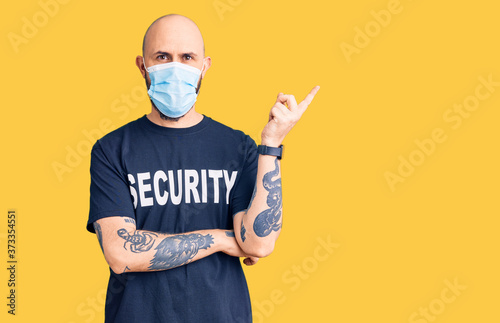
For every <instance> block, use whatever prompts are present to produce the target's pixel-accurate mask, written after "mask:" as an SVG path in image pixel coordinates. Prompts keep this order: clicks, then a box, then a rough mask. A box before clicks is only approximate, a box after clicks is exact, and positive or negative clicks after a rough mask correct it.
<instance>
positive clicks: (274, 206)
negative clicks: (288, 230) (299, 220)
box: [253, 158, 282, 237]
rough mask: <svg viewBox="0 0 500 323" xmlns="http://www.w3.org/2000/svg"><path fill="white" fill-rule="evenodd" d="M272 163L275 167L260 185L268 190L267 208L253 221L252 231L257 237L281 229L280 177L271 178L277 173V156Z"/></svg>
mask: <svg viewBox="0 0 500 323" xmlns="http://www.w3.org/2000/svg"><path fill="white" fill-rule="evenodd" d="M274 165H275V169H274V170H273V171H270V172H268V173H266V174H265V175H264V177H263V178H262V185H263V186H264V188H265V189H266V190H267V191H268V192H269V193H268V195H267V206H269V208H268V209H267V210H264V211H262V212H260V213H259V215H257V217H256V218H255V221H254V223H253V231H254V232H255V234H256V235H258V236H259V237H266V236H268V235H269V234H270V233H271V232H272V231H278V230H279V229H281V222H280V220H281V207H282V205H281V178H280V177H278V178H277V179H275V180H274V181H272V178H273V177H275V176H278V174H279V164H278V158H276V159H275V160H274Z"/></svg>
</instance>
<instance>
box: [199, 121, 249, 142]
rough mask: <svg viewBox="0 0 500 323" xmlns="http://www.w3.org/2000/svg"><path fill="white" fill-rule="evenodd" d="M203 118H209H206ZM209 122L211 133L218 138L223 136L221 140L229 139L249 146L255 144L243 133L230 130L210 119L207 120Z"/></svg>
mask: <svg viewBox="0 0 500 323" xmlns="http://www.w3.org/2000/svg"><path fill="white" fill-rule="evenodd" d="M205 117H206V118H209V117H207V116H205ZM209 120H210V122H211V128H212V131H216V132H217V133H218V134H219V135H220V136H223V138H231V139H233V140H235V141H238V142H243V143H245V144H249V145H252V144H255V141H254V140H253V139H252V137H250V136H249V135H247V134H246V133H244V132H243V131H241V130H238V129H234V128H231V127H229V126H227V125H225V124H223V123H221V122H219V121H216V120H214V119H212V118H209Z"/></svg>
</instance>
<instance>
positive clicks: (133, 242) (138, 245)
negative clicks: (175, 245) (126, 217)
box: [117, 229, 158, 253]
mask: <svg viewBox="0 0 500 323" xmlns="http://www.w3.org/2000/svg"><path fill="white" fill-rule="evenodd" d="M117 233H118V236H119V237H120V238H122V239H124V240H125V243H124V244H123V248H124V249H125V250H127V243H130V245H129V247H130V251H132V252H135V253H139V252H144V251H148V250H149V249H151V247H152V246H153V244H154V243H155V241H156V237H158V235H157V234H156V233H153V232H140V231H134V234H133V235H131V234H130V233H128V232H127V230H125V229H120V230H118V231H117Z"/></svg>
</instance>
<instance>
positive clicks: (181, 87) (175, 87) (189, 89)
mask: <svg viewBox="0 0 500 323" xmlns="http://www.w3.org/2000/svg"><path fill="white" fill-rule="evenodd" d="M143 60H144V58H143ZM144 67H146V63H144ZM146 71H148V73H149V78H150V79H151V85H150V86H149V90H148V94H149V97H150V98H151V100H152V101H153V103H154V105H155V106H156V107H157V108H158V110H160V111H161V113H163V114H164V115H166V116H167V117H171V118H178V117H181V116H183V115H185V114H186V113H187V112H188V111H189V110H190V109H191V107H192V106H193V104H194V103H195V102H196V98H197V96H198V94H197V93H196V85H197V84H198V80H199V78H200V75H201V71H200V70H199V69H197V68H196V67H193V66H189V65H186V64H182V63H178V62H171V63H165V64H159V65H154V66H151V67H146Z"/></svg>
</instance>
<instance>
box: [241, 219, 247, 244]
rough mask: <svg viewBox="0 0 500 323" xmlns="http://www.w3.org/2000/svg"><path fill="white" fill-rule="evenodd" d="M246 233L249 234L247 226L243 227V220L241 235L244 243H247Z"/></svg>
mask: <svg viewBox="0 0 500 323" xmlns="http://www.w3.org/2000/svg"><path fill="white" fill-rule="evenodd" d="M245 233H247V229H246V228H245V226H244V225H243V219H241V230H240V234H241V241H242V242H245V239H246V237H245Z"/></svg>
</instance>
